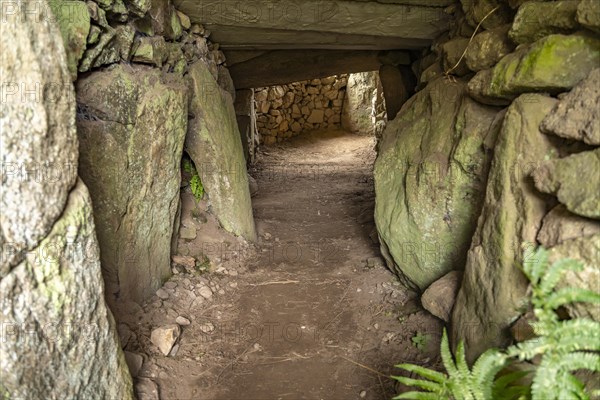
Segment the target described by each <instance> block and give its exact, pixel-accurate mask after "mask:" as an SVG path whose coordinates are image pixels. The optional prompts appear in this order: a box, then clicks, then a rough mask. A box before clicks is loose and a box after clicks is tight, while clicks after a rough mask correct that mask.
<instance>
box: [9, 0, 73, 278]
mask: <svg viewBox="0 0 600 400" xmlns="http://www.w3.org/2000/svg"><path fill="white" fill-rule="evenodd" d="M15 4H17V3H15ZM36 4H37V3H36ZM38 5H40V6H41V5H44V7H39V8H38V10H39V11H40V10H41V9H42V8H43V9H44V10H48V9H47V4H45V3H41V4H38ZM23 7H25V5H23ZM45 7H46V8H45ZM37 19H41V20H42V21H38V20H37ZM5 29H6V31H5ZM2 30H3V32H10V34H3V35H0V47H1V48H2V51H1V52H0V53H1V55H0V57H1V58H0V60H1V62H0V75H1V76H2V82H3V83H2V97H3V98H2V112H1V113H0V143H1V145H0V147H1V157H2V158H1V162H2V174H1V179H2V195H1V196H0V211H1V213H0V246H1V247H2V249H3V251H2V253H3V256H2V258H1V259H0V279H2V278H3V277H4V276H6V274H7V273H8V272H9V270H10V268H11V267H12V266H14V265H16V264H17V263H18V262H19V261H20V260H22V259H23V254H22V252H26V251H28V250H32V249H33V248H34V247H36V246H37V245H38V243H39V241H40V240H41V239H42V238H43V237H45V236H46V235H47V234H48V232H49V231H50V229H51V228H52V226H53V224H54V222H55V221H56V219H57V218H58V217H59V216H60V214H61V213H62V211H63V209H64V207H65V204H66V202H67V196H68V193H69V189H70V188H71V187H73V185H74V184H75V181H76V179H77V136H76V134H75V115H74V112H73V109H74V107H75V99H74V98H73V97H74V96H73V88H72V84H71V78H70V76H69V71H68V69H67V67H66V65H67V59H66V57H65V51H64V49H63V45H62V43H61V42H60V40H56V38H60V33H59V32H58V29H57V28H56V27H55V26H54V25H52V24H51V21H50V20H49V19H48V18H44V17H43V16H41V15H35V14H33V13H29V14H25V13H20V12H15V14H14V15H9V14H8V13H7V15H6V16H5V21H3V22H2ZM48 66H56V67H54V68H50V67H48ZM44 88H49V89H50V90H43V89H44ZM49 143H51V144H52V145H49Z"/></svg>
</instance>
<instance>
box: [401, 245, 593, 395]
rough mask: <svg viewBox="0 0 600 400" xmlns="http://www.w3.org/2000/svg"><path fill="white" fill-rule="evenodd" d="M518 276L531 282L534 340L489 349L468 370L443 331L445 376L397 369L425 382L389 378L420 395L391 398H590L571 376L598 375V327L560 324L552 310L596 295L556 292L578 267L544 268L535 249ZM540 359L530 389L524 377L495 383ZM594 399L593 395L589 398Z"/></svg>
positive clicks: (542, 254) (565, 263)
mask: <svg viewBox="0 0 600 400" xmlns="http://www.w3.org/2000/svg"><path fill="white" fill-rule="evenodd" d="M525 259H526V260H529V262H525V263H524V265H523V268H522V269H523V272H524V273H525V275H526V276H527V278H528V279H529V281H530V283H531V304H532V306H533V309H534V315H535V317H536V322H534V323H533V324H532V326H533V329H534V332H535V334H536V335H537V337H535V338H533V339H530V340H527V341H525V342H522V343H518V344H516V345H513V346H510V347H509V348H508V349H507V350H506V351H501V350H496V349H489V350H487V351H486V352H485V353H483V354H482V355H481V356H480V357H479V358H478V359H477V361H475V363H474V365H473V368H472V369H469V366H468V364H467V362H466V360H465V353H464V345H463V343H462V342H461V343H459V344H458V346H457V349H456V361H454V359H453V357H452V354H451V352H450V347H449V344H448V337H447V335H446V331H445V330H444V335H443V337H442V344H441V355H442V361H443V364H444V367H445V369H446V372H447V373H445V374H444V373H441V372H438V371H434V370H431V369H428V368H424V367H421V366H418V365H414V364H400V365H397V367H398V368H402V369H404V370H406V371H409V372H412V373H415V374H417V375H419V376H420V377H422V378H424V379H412V378H407V377H392V378H394V379H396V380H398V381H399V382H401V383H403V384H405V385H407V386H414V387H416V388H418V389H421V390H422V391H412V392H407V393H403V394H400V395H399V396H397V397H395V399H416V400H418V399H454V400H522V399H532V400H567V399H574V400H579V399H589V398H590V396H589V395H588V394H587V393H586V392H585V388H584V384H583V383H582V382H581V381H579V380H578V379H577V378H576V377H575V376H574V375H572V372H574V371H577V370H590V371H593V372H598V371H600V355H599V352H600V323H598V322H596V321H593V320H590V319H586V318H574V319H569V320H561V318H560V317H559V315H558V313H557V310H558V309H559V308H561V307H563V306H565V305H568V304H570V303H573V302H589V303H600V294H598V293H596V292H593V291H590V290H585V289H580V288H572V287H563V288H560V289H556V286H557V284H558V283H559V282H560V280H561V279H562V277H563V275H564V274H565V273H566V272H567V271H580V270H581V269H583V265H582V264H581V263H579V262H577V261H575V260H568V259H567V260H560V261H557V262H555V263H553V264H552V265H551V266H548V252H547V251H546V250H545V249H543V248H539V249H538V250H537V251H535V252H534V253H533V255H527V254H526V257H525ZM534 357H538V358H539V360H540V361H539V364H538V365H537V367H536V368H535V370H534V376H533V380H532V384H531V388H529V387H525V386H522V385H517V384H516V381H518V380H520V379H521V378H523V377H524V376H525V375H526V373H525V372H512V373H508V374H505V375H503V376H500V377H498V378H496V375H497V374H498V373H499V372H500V371H501V370H503V369H504V368H505V367H507V366H508V365H509V364H510V362H512V361H514V360H516V359H518V360H521V361H526V360H532V359H533V358H534ZM594 395H597V393H594Z"/></svg>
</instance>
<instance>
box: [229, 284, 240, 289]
mask: <svg viewBox="0 0 600 400" xmlns="http://www.w3.org/2000/svg"><path fill="white" fill-rule="evenodd" d="M237 286H238V284H237V282H229V287H230V288H232V289H235V288H236V287H237Z"/></svg>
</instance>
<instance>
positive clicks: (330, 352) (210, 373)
mask: <svg viewBox="0 0 600 400" xmlns="http://www.w3.org/2000/svg"><path fill="white" fill-rule="evenodd" d="M374 146H375V140H374V138H372V137H365V136H358V135H353V134H350V133H346V132H342V131H335V132H317V133H312V134H305V135H301V136H298V137H296V138H294V139H292V140H290V141H289V142H286V143H284V144H279V145H275V146H270V147H267V148H264V149H263V151H262V152H261V154H260V155H259V161H258V163H257V165H256V167H255V168H254V169H253V170H251V171H250V173H251V175H253V176H254V177H255V178H256V180H257V183H258V186H259V191H258V193H257V194H256V196H255V197H254V198H253V206H254V216H255V219H256V225H257V230H258V234H259V240H258V243H256V244H250V245H249V244H246V243H244V242H243V241H242V240H240V239H239V238H234V237H232V236H230V235H228V234H227V233H226V232H223V231H222V230H220V229H219V228H218V227H217V224H216V223H215V222H214V218H212V217H211V216H210V214H209V213H207V212H206V209H207V208H206V204H205V202H201V203H196V202H195V201H194V199H193V197H192V196H191V194H189V193H183V195H182V199H183V209H182V224H183V226H189V225H191V224H196V225H197V227H198V228H199V229H198V236H197V237H196V238H195V239H192V240H190V239H188V240H180V243H179V250H178V252H179V253H180V254H181V255H185V256H193V257H194V258H195V259H196V260H200V261H199V262H197V263H196V266H198V265H200V264H201V265H200V266H199V269H204V268H207V269H209V270H210V271H209V272H204V273H199V272H198V271H197V269H198V268H196V270H194V269H193V268H189V269H185V268H183V267H177V268H178V269H176V270H175V272H177V273H178V274H177V275H174V276H173V278H172V279H171V280H170V281H169V282H167V283H165V286H164V287H163V291H162V292H161V293H160V295H161V296H158V295H157V296H155V297H153V298H152V299H151V300H150V301H149V302H148V303H147V304H145V305H144V306H143V307H142V308H141V309H140V310H139V311H138V313H137V314H136V315H135V316H133V317H131V318H130V319H129V320H128V321H123V322H122V323H121V324H120V325H119V330H120V334H121V339H122V341H124V343H123V344H124V346H125V349H126V350H127V351H128V352H130V353H128V357H129V358H130V364H131V358H132V354H139V355H141V356H142V357H143V365H142V366H141V368H139V371H132V372H133V373H134V375H136V376H137V377H136V382H137V386H136V388H137V391H138V394H139V396H140V398H142V399H152V398H156V395H157V394H158V395H159V396H160V399H163V400H171V399H173V400H174V399H227V400H237V399H246V400H252V399H360V398H365V399H390V398H392V397H393V396H394V394H395V393H396V391H395V390H396V388H395V386H394V381H393V380H391V379H390V378H389V375H391V374H398V373H399V371H398V370H397V369H395V368H394V367H393V366H394V364H398V363H401V362H414V363H419V364H427V365H435V364H437V363H438V361H439V360H438V351H437V349H438V347H439V338H440V333H441V327H442V326H441V323H440V322H439V321H438V320H437V319H436V318H434V317H432V316H431V315H429V314H428V313H427V312H426V311H424V310H422V309H421V308H420V305H419V300H418V298H416V297H415V295H414V294H412V293H411V292H409V291H406V290H405V289H404V288H402V287H401V286H400V285H399V284H398V283H397V282H396V281H395V279H394V276H393V275H392V274H391V273H390V272H389V271H388V270H387V269H386V268H385V267H384V266H383V261H382V259H381V258H380V255H379V245H378V244H377V243H376V233H375V231H374V223H373V206H374V193H373V178H372V176H373V175H372V164H373V161H374V158H375V149H374ZM204 256H206V257H208V259H205V258H204ZM209 289H210V290H209ZM157 293H158V292H157ZM177 317H184V318H186V319H187V320H189V321H190V322H191V323H190V324H189V325H185V326H182V327H181V328H182V333H181V335H180V337H179V339H178V341H177V344H176V345H175V347H174V348H173V350H172V351H171V353H170V354H169V355H168V356H165V355H163V354H162V353H161V352H160V351H159V350H158V348H157V347H156V346H155V345H154V344H153V343H152V342H151V340H150V335H151V332H152V330H153V329H155V328H157V327H159V326H162V325H166V324H174V323H175V320H176V319H177ZM180 320H181V318H180ZM417 344H418V345H417ZM134 364H135V362H134ZM138 367H139V365H138V366H135V365H134V367H133V368H134V369H136V370H137V369H138Z"/></svg>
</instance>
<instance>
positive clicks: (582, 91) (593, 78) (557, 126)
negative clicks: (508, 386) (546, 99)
mask: <svg viewBox="0 0 600 400" xmlns="http://www.w3.org/2000/svg"><path fill="white" fill-rule="evenodd" d="M598 110H600V68H596V69H595V70H593V71H592V72H590V74H589V76H588V77H587V78H586V79H585V80H583V81H581V82H580V83H579V84H578V85H577V86H576V87H575V88H573V90H572V91H571V92H570V93H569V94H567V95H566V96H565V97H564V98H562V99H561V101H560V102H559V103H558V104H557V105H556V107H554V109H553V110H552V112H551V113H550V114H548V115H547V116H546V118H544V121H542V125H541V129H542V131H544V132H547V133H553V134H555V135H558V136H560V137H563V138H567V139H575V140H582V141H584V142H585V143H587V144H591V145H596V146H597V145H600V112H598Z"/></svg>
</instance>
